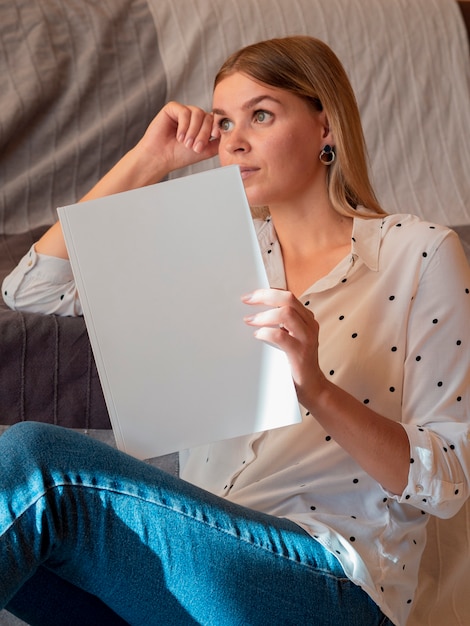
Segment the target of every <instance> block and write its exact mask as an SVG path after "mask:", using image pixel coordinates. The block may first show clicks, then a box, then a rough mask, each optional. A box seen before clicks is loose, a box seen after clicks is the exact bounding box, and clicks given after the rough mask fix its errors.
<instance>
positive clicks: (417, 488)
mask: <svg viewBox="0 0 470 626" xmlns="http://www.w3.org/2000/svg"><path fill="white" fill-rule="evenodd" d="M423 489H424V487H423V485H419V484H418V485H416V491H417V492H418V493H421V491H423Z"/></svg>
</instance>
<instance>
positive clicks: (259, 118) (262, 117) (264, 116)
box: [253, 110, 272, 124]
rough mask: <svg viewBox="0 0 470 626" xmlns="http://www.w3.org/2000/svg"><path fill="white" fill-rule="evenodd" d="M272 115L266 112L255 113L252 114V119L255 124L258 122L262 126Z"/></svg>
mask: <svg viewBox="0 0 470 626" xmlns="http://www.w3.org/2000/svg"><path fill="white" fill-rule="evenodd" d="M271 117H272V114H271V113H268V111H263V110H260V111H255V112H254V114H253V118H254V120H255V121H256V122H258V123H259V124H263V123H264V122H267V121H269V120H270V119H271Z"/></svg>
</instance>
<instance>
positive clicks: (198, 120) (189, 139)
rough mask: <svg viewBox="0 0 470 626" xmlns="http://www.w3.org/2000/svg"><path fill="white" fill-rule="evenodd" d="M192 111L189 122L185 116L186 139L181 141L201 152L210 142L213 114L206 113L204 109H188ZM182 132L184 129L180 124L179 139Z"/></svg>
mask: <svg viewBox="0 0 470 626" xmlns="http://www.w3.org/2000/svg"><path fill="white" fill-rule="evenodd" d="M188 110H189V111H190V117H189V120H188V118H187V116H186V115H185V119H184V126H185V127H186V132H185V135H184V139H182V140H180V141H182V143H184V145H185V146H186V147H187V148H193V149H194V150H195V152H200V151H202V150H203V149H204V147H205V146H206V145H207V143H208V142H209V140H210V137H211V132H212V126H213V117H212V113H206V111H203V110H202V109H199V108H197V107H188ZM181 132H182V127H181V128H180V125H179V124H178V138H179V137H180V135H181Z"/></svg>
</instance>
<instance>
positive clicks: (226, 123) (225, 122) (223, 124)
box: [218, 117, 233, 132]
mask: <svg viewBox="0 0 470 626" xmlns="http://www.w3.org/2000/svg"><path fill="white" fill-rule="evenodd" d="M232 126H233V122H231V121H230V120H229V119H227V118H226V117H223V118H222V119H221V120H219V122H218V127H219V128H220V130H221V131H223V132H227V131H229V130H230V129H231V128H232Z"/></svg>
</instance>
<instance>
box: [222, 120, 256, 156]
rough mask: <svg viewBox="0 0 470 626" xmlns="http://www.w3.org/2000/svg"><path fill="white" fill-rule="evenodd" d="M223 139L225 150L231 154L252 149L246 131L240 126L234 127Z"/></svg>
mask: <svg viewBox="0 0 470 626" xmlns="http://www.w3.org/2000/svg"><path fill="white" fill-rule="evenodd" d="M223 140H224V141H223V143H224V147H225V150H227V152H229V153H230V154H234V153H236V152H249V151H250V143H249V141H248V137H247V135H246V132H245V131H244V130H243V129H242V128H240V127H235V128H233V129H232V130H231V131H230V132H229V133H227V134H226V135H225V136H223Z"/></svg>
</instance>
